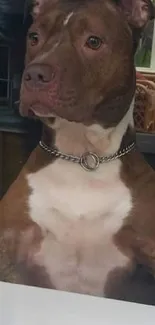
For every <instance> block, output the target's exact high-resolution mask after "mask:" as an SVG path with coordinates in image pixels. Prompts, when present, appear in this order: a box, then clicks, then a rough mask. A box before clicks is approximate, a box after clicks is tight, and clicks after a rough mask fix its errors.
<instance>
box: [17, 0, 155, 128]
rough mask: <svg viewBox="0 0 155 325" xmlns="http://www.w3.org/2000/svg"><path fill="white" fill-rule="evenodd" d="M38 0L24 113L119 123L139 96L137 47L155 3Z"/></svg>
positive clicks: (29, 39)
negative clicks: (137, 88) (136, 84)
mask: <svg viewBox="0 0 155 325" xmlns="http://www.w3.org/2000/svg"><path fill="white" fill-rule="evenodd" d="M38 1H42V2H43V3H42V5H41V6H39V5H38V6H37V4H36V6H35V7H34V23H33V25H32V26H31V28H30V30H29V32H28V36H27V54H26V68H25V71H24V74H23V80H22V87H21V104H20V112H21V114H22V115H25V116H27V115H29V114H30V115H31V113H32V114H34V115H36V116H40V117H52V116H55V115H56V116H60V117H62V118H65V119H67V120H69V121H76V122H81V123H84V124H89V125H90V124H93V123H100V124H102V125H104V127H109V126H115V125H116V124H117V123H118V122H119V121H120V120H121V119H122V117H123V116H124V115H125V113H126V111H127V110H128V109H129V106H130V104H131V101H132V98H133V96H134V92H135V68H134V52H135V47H136V46H137V41H138V37H139V35H140V33H141V30H142V29H143V28H144V27H145V25H146V24H147V22H148V21H149V20H150V19H152V18H153V17H154V8H153V5H152V2H151V1H150V0H97V1H96V0H74V1H68V0H38ZM38 4H39V3H38Z"/></svg>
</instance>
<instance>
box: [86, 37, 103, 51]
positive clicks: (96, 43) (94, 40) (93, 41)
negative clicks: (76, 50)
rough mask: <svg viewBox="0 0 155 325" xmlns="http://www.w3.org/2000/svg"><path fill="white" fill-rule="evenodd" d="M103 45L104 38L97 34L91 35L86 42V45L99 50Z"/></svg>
mask: <svg viewBox="0 0 155 325" xmlns="http://www.w3.org/2000/svg"><path fill="white" fill-rule="evenodd" d="M101 45H102V40H101V38H99V37H97V36H90V37H89V38H88V39H87V42H86V46H87V47H89V48H90V49H92V50H98V49H99V48H100V47H101Z"/></svg>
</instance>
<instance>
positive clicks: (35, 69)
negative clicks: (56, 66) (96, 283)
mask: <svg viewBox="0 0 155 325" xmlns="http://www.w3.org/2000/svg"><path fill="white" fill-rule="evenodd" d="M53 79H54V72H53V70H52V68H51V67H50V66H49V65H45V64H32V65H30V66H29V67H28V68H27V69H26V71H25V74H24V82H25V83H26V84H28V85H29V86H30V87H37V86H41V85H42V86H44V85H46V84H48V83H50V82H51V81H52V80H53Z"/></svg>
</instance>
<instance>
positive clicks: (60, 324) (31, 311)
mask: <svg viewBox="0 0 155 325" xmlns="http://www.w3.org/2000/svg"><path fill="white" fill-rule="evenodd" d="M64 324H66V325H86V324H88V325H101V324H102V325H155V307H151V306H144V305H138V304H130V303H124V302H119V301H113V300H108V299H104V298H96V297H90V296H84V295H78V294H72V293H65V292H60V291H53V290H45V289H39V288H32V287H27V286H19V285H14V284H8V283H2V282H0V325H64Z"/></svg>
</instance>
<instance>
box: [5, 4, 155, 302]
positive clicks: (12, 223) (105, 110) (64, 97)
mask: <svg viewBox="0 0 155 325" xmlns="http://www.w3.org/2000/svg"><path fill="white" fill-rule="evenodd" d="M114 2H116V1H112V0H111V1H110V0H105V1H103V0H102V1H101V0H99V1H98V2H96V1H93V0H92V1H85V2H84V1H80V0H79V1H75V2H73V3H71V2H68V1H63V0H62V1H53V2H52V3H50V2H47V4H46V5H45V6H43V8H42V11H41V15H40V16H36V15H35V16H34V17H35V21H34V24H33V25H32V27H31V29H30V32H31V31H33V32H36V31H37V32H39V43H38V44H37V45H35V46H32V44H31V41H30V40H29V39H28V43H27V55H26V69H25V72H24V75H23V82H22V87H21V105H20V111H21V113H22V114H23V115H28V114H29V109H30V110H31V112H32V111H33V112H34V113H35V114H36V115H37V114H38V115H41V117H42V118H43V121H44V122H45V124H46V125H45V127H44V130H43V141H44V142H45V143H46V144H47V145H48V146H50V147H51V146H53V144H55V141H56V139H57V137H56V136H55V134H54V132H53V131H52V130H51V125H52V124H54V120H53V117H52V116H53V115H58V116H60V117H63V118H64V119H66V120H69V121H74V122H75V123H76V122H78V123H79V122H80V123H81V124H83V128H84V127H85V126H86V125H87V126H90V125H92V124H93V123H96V124H99V125H100V126H104V127H105V129H106V128H108V127H113V126H116V125H117V124H118V123H119V122H120V120H121V119H122V117H123V116H124V115H125V113H126V112H127V111H128V109H129V106H130V104H131V100H132V97H133V94H134V90H135V69H134V64H133V52H134V44H133V43H134V39H135V35H139V32H140V31H141V28H142V26H141V24H140V25H139V23H138V25H137V22H139V18H141V17H139V16H138V20H136V24H135V16H134V15H133V13H132V9H133V7H132V8H131V6H129V8H128V9H129V11H128V12H129V13H130V17H128V16H127V18H125V16H126V12H127V6H126V4H129V5H131V3H132V2H131V1H128V2H124V1H123V0H120V1H117V5H116V3H114ZM143 3H144V1H143V0H136V4H139V6H138V8H140V9H141V6H142V5H143ZM122 6H123V10H122V9H121V8H122ZM150 9H151V10H150ZM148 10H149V11H148ZM70 11H74V12H75V17H74V19H73V20H72V18H71V19H70V21H69V23H68V24H67V26H64V23H63V22H64V19H65V18H66V16H67V15H68V14H69V13H70ZM144 13H145V12H144ZM144 16H145V17H147V19H146V20H145V21H144V25H145V23H146V21H147V20H148V18H151V17H152V6H151V8H149V9H147V15H146V13H145V15H144ZM136 17H137V15H136ZM129 18H132V19H129ZM140 21H141V20H140ZM91 29H93V33H97V34H99V35H100V37H102V38H103V39H104V43H103V46H102V47H101V49H100V50H99V51H98V52H96V51H95V52H91V51H89V50H88V49H85V48H84V44H85V42H84V40H83V37H84V39H85V34H86V36H87V37H88V36H90V31H91ZM83 32H84V34H83ZM132 33H133V38H132ZM137 33H138V34H137ZM87 37H86V39H87ZM136 37H137V36H136ZM86 39H85V40H86ZM55 45H57V47H56V49H55V50H54V51H50V50H51V49H52V48H53V46H55ZM84 51H85V52H84ZM45 65H46V68H45ZM47 66H48V68H49V69H47ZM66 66H67V69H66ZM42 69H43V70H42ZM45 70H46V71H45ZM47 70H48V76H47ZM36 71H43V72H44V73H46V77H48V78H51V75H52V73H53V72H54V77H53V79H52V80H50V81H49V82H47V83H46V84H43V83H41V84H39V83H38V82H34V79H33V78H29V76H28V74H30V73H32V72H33V74H34V73H35V74H36ZM50 117H52V120H49V118H50ZM78 123H76V125H79V124H78ZM83 128H82V130H83ZM79 130H80V131H81V128H79ZM73 133H74V134H73V135H74V136H73V139H72V138H71V135H70V130H69V129H67V130H65V132H64V133H63V132H62V133H61V132H60V141H59V142H60V143H59V142H58V143H59V144H60V146H61V145H62V149H63V148H65V150H67V149H68V150H72V151H73V150H74V149H73V145H74V147H75V152H74V154H76V153H77V150H79V152H80V153H81V152H82V153H83V150H85V149H88V150H90V148H92V143H90V141H89V140H90V139H87V140H86V139H84V140H83V144H82V148H81V143H82V140H81V139H83V138H82V136H81V134H80V135H79V138H80V141H81V142H80V141H79V142H78V136H77V134H76V132H75V130H73ZM64 135H65V136H66V138H67V137H68V139H69V138H70V139H69V141H68V143H67V145H66V143H64V141H62V139H63V136H64ZM132 139H133V132H132V130H131V129H130V128H129V129H128V131H127V132H126V134H125V135H124V137H123V139H122V141H121V143H120V147H124V146H125V145H128V144H129V143H130V142H131V140H132ZM98 144H100V145H99V147H98ZM103 147H104V146H103V143H100V142H99V141H97V142H96V147H93V149H94V150H97V152H99V153H103V152H102V151H105V148H104V149H103ZM69 148H70V149H69ZM79 152H78V153H79ZM122 162H123V168H122V175H121V177H122V180H123V182H124V183H125V184H126V185H127V187H128V188H129V189H130V192H131V193H132V196H133V199H134V206H133V209H132V212H131V214H130V215H129V216H128V218H127V219H126V220H125V221H124V225H123V227H122V228H121V230H120V231H119V233H117V234H116V235H115V238H114V239H113V240H114V243H115V245H116V246H117V247H118V249H119V250H120V251H122V252H123V253H124V254H125V255H126V256H129V257H130V260H132V261H133V264H134V265H135V268H136V267H137V265H139V264H140V265H143V266H144V268H145V267H146V270H147V273H148V271H149V272H150V273H152V274H153V275H154V272H155V221H154V218H155V203H154V193H155V174H154V172H153V171H152V170H151V168H150V167H149V166H147V164H146V163H145V162H144V160H143V159H142V157H141V156H140V154H139V153H138V152H137V151H136V150H135V151H134V152H132V153H130V154H129V155H127V156H126V157H124V158H123V159H122ZM49 163H51V157H50V156H49V155H48V154H47V153H45V152H44V151H42V150H41V149H40V148H39V147H37V148H36V150H35V151H34V152H33V153H32V155H31V157H30V159H29V161H28V162H27V164H26V165H25V167H24V168H23V170H22V172H21V174H20V175H19V177H18V178H17V180H16V181H15V183H14V184H13V185H12V186H11V188H10V189H9V191H8V193H7V195H6V196H5V197H4V198H3V199H2V201H1V204H0V280H3V281H11V282H17V283H24V284H31V285H37V286H41V287H49V288H51V287H53V285H52V283H50V281H49V279H48V276H47V274H46V272H45V270H44V269H43V268H41V267H38V266H36V265H34V264H33V263H32V256H33V254H34V252H36V250H37V249H38V248H39V247H40V244H41V241H42V239H43V238H44V236H45V235H46V233H43V232H41V229H40V228H39V227H38V226H37V224H36V223H34V222H32V220H31V219H30V216H29V211H28V203H27V199H28V197H29V195H30V189H29V187H28V184H27V179H26V176H27V175H28V174H30V173H36V172H37V171H39V170H41V169H43V168H44V167H46V166H47V165H48V164H49ZM128 273H129V272H127V275H126V271H125V273H124V270H123V269H121V270H120V269H116V270H114V271H113V272H112V273H111V274H109V277H108V280H107V285H106V287H107V296H109V297H114V298H121V299H127V300H134V298H133V294H134V289H133V290H132V292H131V287H130V283H131V282H132V283H134V285H133V288H136V284H135V282H136V283H137V278H136V281H132V280H133V278H132V276H133V274H132V276H131V275H130V274H128ZM142 273H143V272H142ZM138 274H139V273H138ZM129 279H130V280H131V281H128V280H129ZM134 279H135V278H134ZM145 280H146V278H145V272H144V275H143V274H142V283H141V285H142V288H143V292H144V290H145V289H146V283H145ZM118 284H119V286H118ZM126 284H127V285H126ZM121 286H122V288H121ZM125 286H126V288H127V290H126V289H125ZM138 288H139V286H138ZM138 290H139V289H138ZM149 290H150V287H149ZM139 292H140V291H139ZM149 292H150V291H149ZM135 295H136V294H135ZM144 296H145V295H144ZM148 296H149V294H148V295H147V297H146V298H145V297H144V299H143V302H145V303H146V302H148V301H149V299H148ZM135 301H139V302H140V298H139V297H137V298H135ZM152 301H153V302H154V298H152V300H151V302H150V301H149V302H150V303H152Z"/></svg>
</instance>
